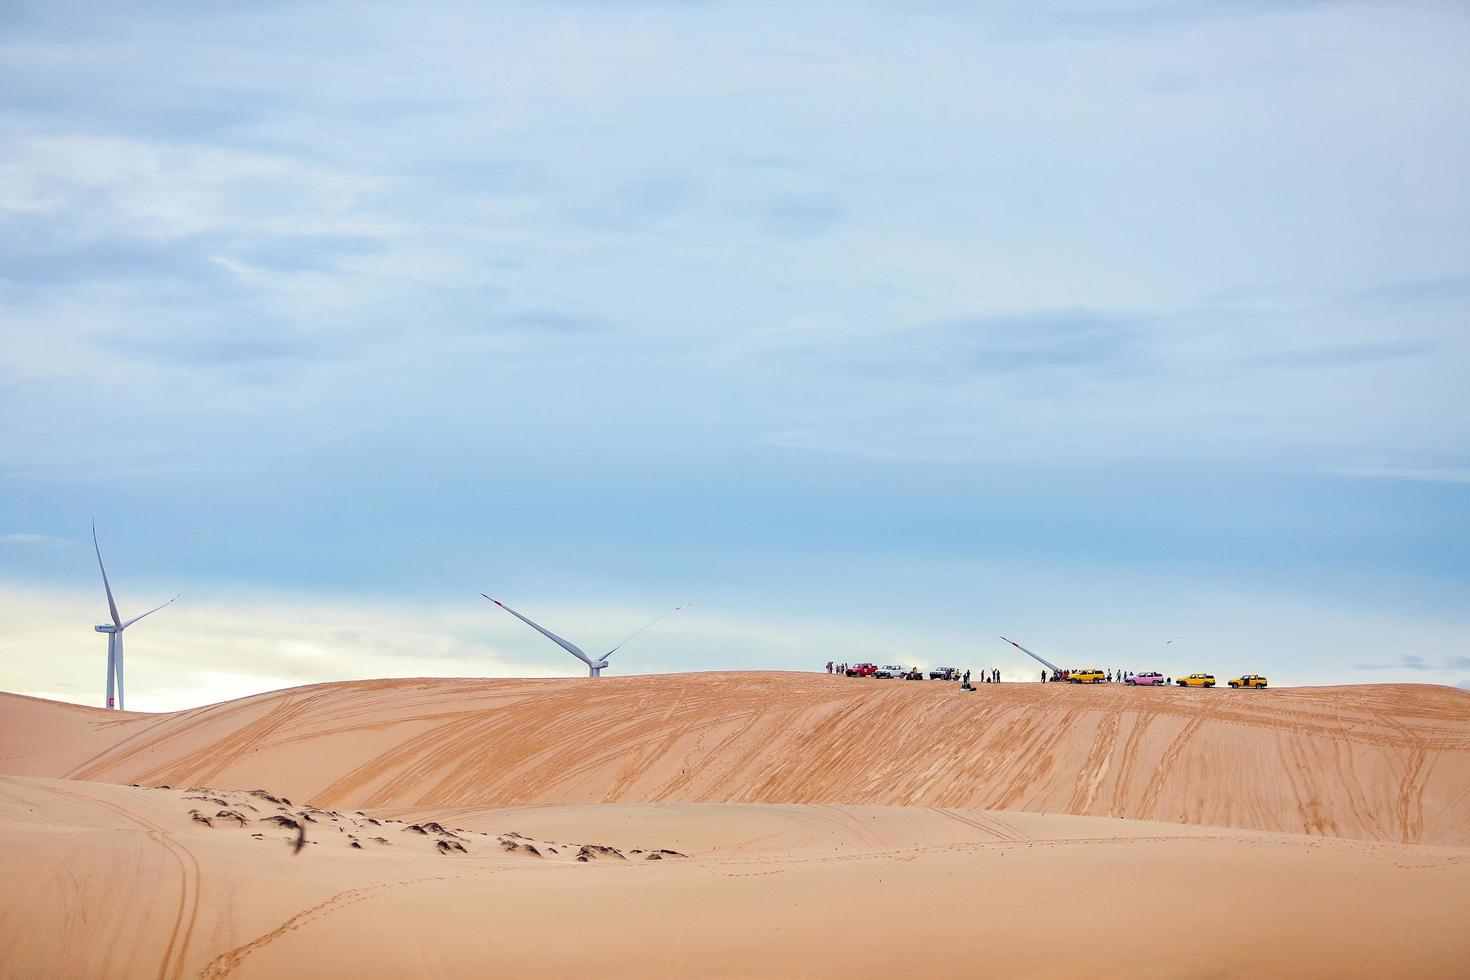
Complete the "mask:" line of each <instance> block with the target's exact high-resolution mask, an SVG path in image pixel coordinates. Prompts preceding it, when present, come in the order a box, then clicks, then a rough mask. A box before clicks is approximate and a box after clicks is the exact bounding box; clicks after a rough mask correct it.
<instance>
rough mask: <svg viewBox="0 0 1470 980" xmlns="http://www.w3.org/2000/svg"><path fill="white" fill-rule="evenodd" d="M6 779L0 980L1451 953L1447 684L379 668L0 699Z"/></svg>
mask: <svg viewBox="0 0 1470 980" xmlns="http://www.w3.org/2000/svg"><path fill="white" fill-rule="evenodd" d="M588 745H594V746H596V748H595V749H593V750H588V749H587V748H586V746H588ZM0 773H3V774H4V775H0V976H78V977H133V976H139V977H144V976H146V977H164V978H177V977H185V976H199V977H207V978H217V977H226V976H245V977H249V976H261V977H296V976H302V977H305V976H312V977H320V976H343V975H354V976H355V975H362V976H370V977H405V976H487V975H496V976H546V977H552V976H556V977H560V976H582V975H591V974H593V973H596V974H598V975H603V976H608V977H614V978H616V977H647V976H670V977H717V976H732V975H739V976H842V977H880V976H884V977H886V976H894V975H922V976H973V975H976V974H992V975H1006V976H1017V975H1019V976H1118V977H1123V976H1126V977H1150V976H1155V977H1174V976H1198V975H1212V976H1213V975H1258V976H1281V975H1293V976H1323V977H1326V976H1332V977H1340V976H1408V975H1412V976H1426V977H1437V976H1444V977H1453V976H1463V975H1464V969H1465V964H1466V963H1467V962H1470V933H1467V932H1466V931H1465V930H1464V928H1463V922H1464V920H1465V917H1466V915H1467V913H1470V847H1466V845H1467V844H1470V694H1466V693H1464V692H1460V691H1454V690H1450V689H1446V688H1438V687H1428V686H1381V687H1344V688H1307V689H1295V690H1279V691H1264V692H1234V691H1174V690H1164V691H1152V690H1129V689H1126V688H1122V687H1101V688H1082V689H1079V688H1071V687H1064V686H1061V685H1056V686H1053V685H1047V686H1045V687H1042V686H1040V685H1020V684H1016V685H999V686H994V685H992V686H990V687H981V688H980V689H979V690H978V691H976V692H975V693H973V694H960V693H959V692H957V691H956V689H955V687H954V685H949V684H938V683H933V684H930V683H924V684H916V683H905V682H900V681H892V682H879V681H868V680H847V679H845V678H831V677H826V676H812V675H803V674H776V673H764V674H701V675H676V676H659V677H633V678H604V679H601V680H598V681H586V680H558V681H506V680H499V681H490V680H389V681H369V682H360V683H342V684H324V685H317V686H313V687H305V688H298V689H294V690H288V691H279V692H275V693H272V694H266V695H261V696H258V697H252V698H245V699H242V700H239V701H233V702H228V703H224V704H218V705H211V706H208V707H203V708H198V709H195V710H192V711H184V712H177V713H174V714H163V715H143V714H123V713H116V712H106V711H101V710H98V709H91V708H81V707H76V706H72V705H64V704H57V703H53V702H47V701H41V700H37V699H34V698H26V697H19V696H15V695H0ZM127 784H140V785H127ZM1026 811H1031V812H1026ZM1123 818H1127V819H1123Z"/></svg>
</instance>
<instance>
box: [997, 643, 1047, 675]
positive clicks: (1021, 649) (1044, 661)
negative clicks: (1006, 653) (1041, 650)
mask: <svg viewBox="0 0 1470 980" xmlns="http://www.w3.org/2000/svg"><path fill="white" fill-rule="evenodd" d="M1001 639H1002V640H1005V641H1006V642H1007V643H1009V644H1010V645H1011V646H1013V647H1015V648H1016V649H1017V650H1020V651H1021V652H1022V653H1024V654H1025V655H1026V656H1028V657H1030V658H1031V659H1032V660H1036V661H1039V662H1040V663H1041V664H1043V665H1044V666H1045V667H1047V668H1048V669H1049V670H1050V671H1051V672H1052V673H1053V674H1060V673H1061V672H1062V668H1060V667H1058V666H1057V665H1056V664H1054V663H1052V662H1051V661H1050V660H1043V659H1042V658H1041V657H1038V656H1037V655H1036V654H1034V653H1032V652H1031V651H1030V650H1027V649H1026V648H1025V647H1023V646H1021V644H1019V643H1017V642H1016V641H1015V640H1006V638H1005V637H1003V636H1002V637H1001Z"/></svg>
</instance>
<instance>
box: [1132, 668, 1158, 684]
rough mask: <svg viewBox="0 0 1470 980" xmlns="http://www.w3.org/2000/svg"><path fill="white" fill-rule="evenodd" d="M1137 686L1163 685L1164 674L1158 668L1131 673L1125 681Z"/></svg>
mask: <svg viewBox="0 0 1470 980" xmlns="http://www.w3.org/2000/svg"><path fill="white" fill-rule="evenodd" d="M1125 683H1128V684H1132V685H1133V686H1135V687H1163V686H1164V675H1163V674H1161V673H1159V672H1158V671H1157V670H1147V671H1144V672H1143V673H1142V674H1131V675H1129V677H1128V680H1127V681H1126V682H1125Z"/></svg>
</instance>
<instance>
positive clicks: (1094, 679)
mask: <svg viewBox="0 0 1470 980" xmlns="http://www.w3.org/2000/svg"><path fill="white" fill-rule="evenodd" d="M1107 676H1108V675H1107V674H1105V673H1103V672H1102V671H1100V670H1098V669H1097V668H1096V667H1086V668H1084V669H1082V670H1074V671H1071V672H1070V673H1068V674H1067V683H1069V684H1101V683H1102V682H1103V681H1105V680H1107Z"/></svg>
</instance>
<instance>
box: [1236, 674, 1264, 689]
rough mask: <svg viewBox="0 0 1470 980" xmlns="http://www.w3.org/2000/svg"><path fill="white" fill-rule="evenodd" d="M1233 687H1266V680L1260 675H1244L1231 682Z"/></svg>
mask: <svg viewBox="0 0 1470 980" xmlns="http://www.w3.org/2000/svg"><path fill="white" fill-rule="evenodd" d="M1230 686H1231V687H1265V686H1266V678H1264V677H1262V676H1261V675H1260V674H1242V675H1240V676H1239V677H1237V678H1236V679H1235V680H1233V681H1231V682H1230Z"/></svg>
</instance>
